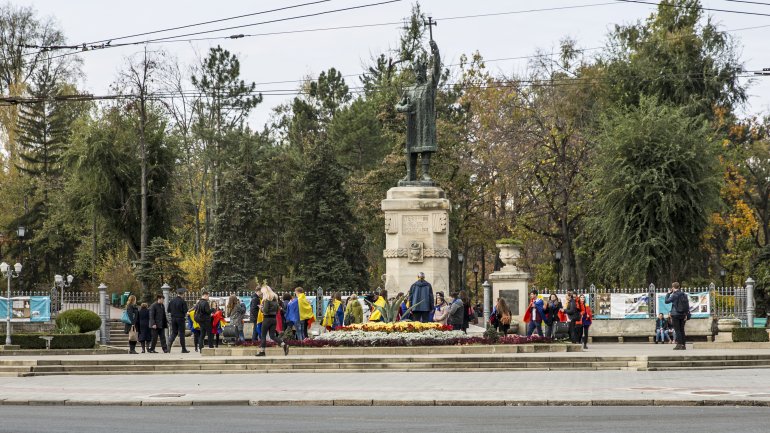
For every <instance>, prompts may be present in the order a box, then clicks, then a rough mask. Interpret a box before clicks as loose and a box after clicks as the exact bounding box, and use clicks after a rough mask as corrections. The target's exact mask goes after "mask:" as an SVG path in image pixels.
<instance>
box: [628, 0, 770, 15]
mask: <svg viewBox="0 0 770 433" xmlns="http://www.w3.org/2000/svg"><path fill="white" fill-rule="evenodd" d="M616 1H619V2H623V3H639V4H643V5H652V6H658V7H668V8H677V9H682V8H684V7H685V6H681V5H673V4H668V3H653V2H648V1H641V0H616ZM698 9H700V10H702V11H711V12H725V13H728V14H741V15H754V16H760V17H770V13H762V12H749V11H734V10H729V9H717V8H711V7H709V8H704V7H703V6H701V7H699V8H698Z"/></svg>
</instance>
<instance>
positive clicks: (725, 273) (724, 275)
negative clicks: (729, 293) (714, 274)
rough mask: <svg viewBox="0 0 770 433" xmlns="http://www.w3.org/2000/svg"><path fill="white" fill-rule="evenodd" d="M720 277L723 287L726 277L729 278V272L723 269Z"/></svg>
mask: <svg viewBox="0 0 770 433" xmlns="http://www.w3.org/2000/svg"><path fill="white" fill-rule="evenodd" d="M719 276H720V277H722V287H724V286H725V277H727V271H726V270H724V269H722V270H720V271H719Z"/></svg>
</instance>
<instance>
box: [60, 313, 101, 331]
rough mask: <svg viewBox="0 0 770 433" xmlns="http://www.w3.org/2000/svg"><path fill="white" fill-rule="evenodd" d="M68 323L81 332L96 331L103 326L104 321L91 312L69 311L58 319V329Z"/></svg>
mask: <svg viewBox="0 0 770 433" xmlns="http://www.w3.org/2000/svg"><path fill="white" fill-rule="evenodd" d="M66 322H69V323H70V324H71V325H75V326H77V327H79V328H80V332H91V331H96V330H97V329H99V327H100V326H102V319H101V318H100V317H99V315H98V314H96V313H94V312H93V311H90V310H67V311H65V312H63V313H61V314H59V316H58V317H57V318H56V326H57V327H58V328H61V327H62V324H63V323H66Z"/></svg>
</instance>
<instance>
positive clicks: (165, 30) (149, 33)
mask: <svg viewBox="0 0 770 433" xmlns="http://www.w3.org/2000/svg"><path fill="white" fill-rule="evenodd" d="M330 1H332V0H317V1H313V2H308V3H301V4H296V5H291V6H284V7H281V8H275V9H269V10H264V11H259V12H252V13H249V14H243V15H236V16H233V17H227V18H220V19H216V20H211V21H203V22H199V23H194V24H187V25H183V26H177V27H169V28H166V29H161V30H153V31H149V32H143V33H135V34H132V35H126V36H118V37H115V38H109V39H101V40H98V41H91V42H85V43H84V45H92V44H98V43H101V42H109V41H118V40H122V39H129V38H135V37H137V36H147V35H153V34H157V33H165V32H170V31H174V30H182V29H188V28H190V27H198V26H204V25H208V24H214V23H221V22H224V21H231V20H237V19H240V18H246V17H253V16H255V15H264V14H269V13H273V12H280V11H285V10H289V9H296V8H301V7H305V6H311V5H316V4H320V3H328V2H330ZM81 45H83V44H81Z"/></svg>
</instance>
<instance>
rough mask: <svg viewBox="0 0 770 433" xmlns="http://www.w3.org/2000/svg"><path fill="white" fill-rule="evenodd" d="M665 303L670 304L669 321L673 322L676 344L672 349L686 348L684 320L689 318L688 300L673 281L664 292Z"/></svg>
mask: <svg viewBox="0 0 770 433" xmlns="http://www.w3.org/2000/svg"><path fill="white" fill-rule="evenodd" d="M666 304H671V321H672V322H673V323H674V338H675V339H676V346H674V350H686V349H687V346H686V344H687V336H686V335H685V330H684V327H685V322H687V320H688V319H689V318H690V300H689V299H687V295H686V294H685V293H684V292H682V290H681V289H680V287H679V283H677V282H674V283H672V284H671V288H670V289H669V290H668V293H666Z"/></svg>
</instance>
